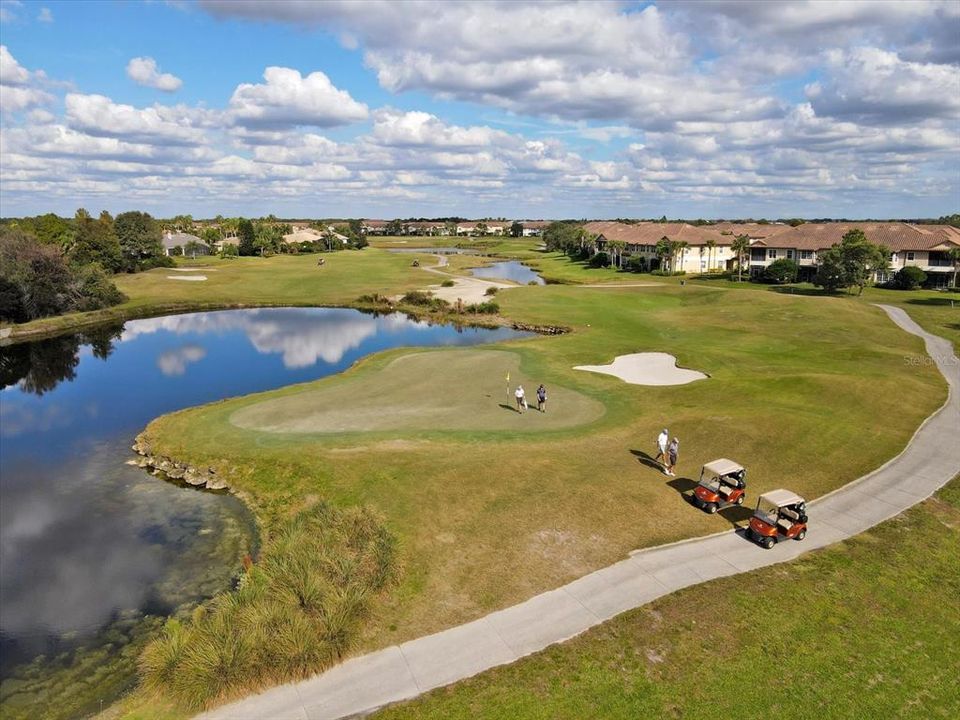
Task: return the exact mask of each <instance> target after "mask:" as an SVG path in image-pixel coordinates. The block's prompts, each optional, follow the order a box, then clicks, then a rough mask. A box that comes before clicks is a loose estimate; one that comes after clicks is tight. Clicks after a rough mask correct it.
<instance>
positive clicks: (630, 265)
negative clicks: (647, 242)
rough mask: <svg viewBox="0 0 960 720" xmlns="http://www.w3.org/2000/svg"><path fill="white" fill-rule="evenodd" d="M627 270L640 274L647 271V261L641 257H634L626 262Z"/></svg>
mask: <svg viewBox="0 0 960 720" xmlns="http://www.w3.org/2000/svg"><path fill="white" fill-rule="evenodd" d="M627 270H628V271H629V272H635V273H642V272H646V271H647V259H646V258H645V257H643V256H642V255H634V256H632V257H631V258H630V259H629V260H627Z"/></svg>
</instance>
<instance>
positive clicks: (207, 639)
mask: <svg viewBox="0 0 960 720" xmlns="http://www.w3.org/2000/svg"><path fill="white" fill-rule="evenodd" d="M266 548H267V549H266V550H265V552H264V554H263V557H262V558H261V559H260V562H258V563H257V564H256V565H251V566H249V567H248V568H247V571H246V574H245V575H243V576H242V578H241V580H240V586H239V588H238V589H237V590H236V591H235V592H231V593H223V594H221V595H219V596H217V597H216V598H214V599H213V600H212V601H211V602H209V603H207V604H205V605H202V606H200V607H198V608H197V609H196V610H194V612H193V615H192V616H191V617H190V618H189V619H180V618H172V619H170V620H168V621H167V623H166V625H165V626H164V628H163V631H162V632H161V633H160V635H159V637H157V638H156V639H154V640H153V641H152V642H151V643H150V644H149V645H148V646H147V648H146V650H145V651H144V652H143V654H142V655H141V657H140V670H141V676H142V678H143V684H144V687H145V689H146V690H147V691H148V692H154V693H157V694H158V695H160V696H161V697H163V698H164V699H165V700H167V701H172V702H173V703H174V704H175V705H176V706H179V707H181V708H184V709H187V710H196V709H200V708H203V707H205V706H207V705H209V704H211V703H214V702H221V701H224V700H226V699H229V698H231V697H233V696H235V695H238V694H242V693H246V692H250V691H251V690H256V689H257V688H260V687H264V686H269V685H273V684H276V683H281V682H285V681H290V680H296V679H300V678H303V677H306V676H308V675H310V674H313V673H315V672H318V671H319V670H322V669H323V668H324V667H326V666H328V665H330V664H332V663H334V662H336V661H337V660H339V659H340V658H341V657H342V656H343V654H344V652H346V651H347V650H348V649H349V648H350V646H351V644H352V643H353V641H354V639H355V637H356V636H357V633H358V628H359V626H360V624H361V623H362V621H363V620H364V619H365V617H366V615H367V613H368V612H369V609H370V604H371V601H372V600H373V597H374V596H375V595H376V594H377V593H379V592H380V591H382V590H383V589H384V588H385V587H386V586H387V585H388V584H389V583H390V582H391V581H392V579H393V578H394V576H395V572H396V553H395V548H394V543H393V540H392V538H390V536H389V535H388V534H387V533H386V531H385V530H384V529H383V527H382V526H381V525H380V523H379V521H378V519H377V518H376V517H375V516H373V515H372V514H371V513H369V512H368V511H366V510H363V509H348V510H337V509H333V508H331V507H329V506H327V505H324V504H318V505H315V506H314V507H312V508H310V509H307V510H304V511H302V512H301V513H300V514H298V515H297V516H296V517H295V518H293V519H292V520H290V521H289V522H287V523H286V524H285V525H284V526H283V527H282V529H281V530H280V531H279V532H278V533H276V535H275V536H274V537H272V538H270V542H269V543H268V544H267V545H266Z"/></svg>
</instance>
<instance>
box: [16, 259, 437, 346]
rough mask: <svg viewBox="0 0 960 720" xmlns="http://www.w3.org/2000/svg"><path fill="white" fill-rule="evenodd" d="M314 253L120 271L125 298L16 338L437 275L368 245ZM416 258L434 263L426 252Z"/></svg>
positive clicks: (310, 300)
mask: <svg viewBox="0 0 960 720" xmlns="http://www.w3.org/2000/svg"><path fill="white" fill-rule="evenodd" d="M318 257H321V256H318V255H276V256H274V257H269V258H257V257H250V258H247V257H244V258H235V259H231V260H222V259H220V258H216V257H213V258H198V259H196V260H191V259H189V258H188V259H186V260H185V259H183V258H178V259H177V267H180V268H184V267H189V268H194V267H195V268H199V272H198V274H203V275H206V276H207V280H205V281H202V282H183V281H179V282H178V281H176V280H170V279H168V276H169V275H184V274H185V273H177V272H172V271H171V270H169V269H167V268H158V269H155V270H151V271H149V272H146V273H139V274H136V275H118V276H117V277H116V284H117V287H118V288H120V290H122V291H123V292H124V293H125V294H126V295H127V296H128V297H129V298H130V299H129V300H128V301H127V302H125V303H123V304H121V305H117V306H115V307H112V308H107V309H106V310H98V311H94V312H89V313H70V314H68V315H61V316H58V317H53V318H45V319H42V320H35V321H33V322H29V323H24V324H22V325H17V326H13V328H12V329H13V330H14V337H32V336H40V335H46V334H55V333H58V332H65V331H67V330H72V329H75V328H77V327H79V326H82V325H91V324H99V323H103V322H108V321H111V320H118V319H121V320H122V319H129V318H134V317H146V316H150V315H161V314H168V313H175V312H187V311H192V310H209V309H217V308H227V307H244V306H261V305H285V306H290V305H294V306H296V305H311V306H313V305H333V306H337V305H340V306H342V305H352V304H354V302H355V300H356V298H357V297H358V296H360V295H362V294H363V293H366V292H370V291H371V290H381V289H383V288H390V289H391V291H393V292H395V293H402V292H404V291H407V290H413V289H416V288H421V287H424V286H426V285H429V284H430V283H433V282H435V281H436V276H435V275H432V274H431V273H428V272H425V271H424V270H421V269H419V268H415V267H412V266H411V259H412V258H411V256H410V255H406V254H398V253H389V252H386V251H384V250H377V249H374V248H367V249H365V250H362V251H343V252H338V253H333V254H324V255H323V256H322V257H324V259H326V261H327V262H326V264H325V265H324V266H323V267H318V266H317V258H318ZM421 263H423V264H432V260H431V258H430V256H429V255H424V256H423V258H421Z"/></svg>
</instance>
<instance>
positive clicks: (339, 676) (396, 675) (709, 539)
mask: <svg viewBox="0 0 960 720" xmlns="http://www.w3.org/2000/svg"><path fill="white" fill-rule="evenodd" d="M879 307H881V308H882V309H883V310H884V311H886V313H887V315H889V316H890V319H891V320H893V322H894V323H896V324H897V325H898V326H900V327H901V328H903V329H904V330H905V331H907V332H909V333H912V334H914V335H917V336H919V337H921V338H923V339H924V340H925V341H926V349H927V353H928V354H929V356H930V358H931V359H932V361H933V362H934V363H936V365H937V367H938V368H939V370H940V372H941V373H942V374H943V375H944V377H945V378H946V380H947V383H948V385H949V395H948V398H947V401H946V403H944V405H943V407H941V408H940V409H939V410H938V411H937V412H935V413H934V414H933V415H931V416H930V417H929V418H927V420H926V421H925V422H924V423H923V424H922V425H921V426H920V428H919V429H918V430H917V432H916V434H915V435H914V436H913V438H912V439H911V440H910V442H909V443H908V445H907V447H906V449H905V450H904V451H903V452H902V453H901V454H900V455H898V456H897V457H895V458H894V459H892V460H890V461H889V462H888V463H886V464H885V465H883V466H882V467H880V468H878V469H877V470H875V471H873V472H872V473H870V474H869V475H865V476H864V477H862V478H860V479H858V480H855V481H854V482H852V483H850V484H848V485H845V486H844V487H842V488H840V489H838V490H835V491H834V492H832V493H830V494H828V495H825V496H824V497H821V498H818V499H817V500H814V501H812V502H810V503H808V508H809V515H810V523H809V528H810V530H809V534H808V535H807V538H806V539H805V540H804V541H802V542H796V541H792V540H790V541H785V542H783V543H780V544H778V545H776V546H775V547H774V548H773V549H772V550H763V549H762V548H760V547H758V546H756V545H754V544H753V543H751V542H749V541H748V540H746V539H745V538H744V537H742V534H741V532H742V531H735V530H729V531H726V532H722V533H718V534H716V535H709V536H706V537H700V538H694V539H691V540H685V541H682V542H679V543H674V544H672V545H663V546H659V547H654V548H648V549H644V550H639V551H636V552H634V553H632V554H631V556H630V557H629V558H627V559H626V560H622V561H621V562H618V563H616V564H614V565H611V566H609V567H606V568H603V569H602V570H597V571H596V572H593V573H590V574H589V575H586V576H584V577H582V578H580V579H578V580H575V581H574V582H571V583H570V584H568V585H564V586H563V587H560V588H558V589H556V590H551V591H550V592H546V593H543V594H541V595H537V596H536V597H533V598H531V599H529V600H527V601H526V602H523V603H520V604H519V605H514V606H512V607H509V608H506V609H504V610H500V611H498V612H495V613H492V614H490V615H487V616H486V617H483V618H480V619H479V620H475V621H473V622H471V623H467V624H466V625H460V626H458V627H454V628H450V629H449V630H444V631H442V632H439V633H436V634H434V635H428V636H426V637H422V638H418V639H416V640H411V641H409V642H406V643H403V644H401V645H394V646H392V647H389V648H386V649H384V650H380V651H378V652H374V653H371V654H369V655H363V656H360V657H356V658H353V659H351V660H348V661H346V662H344V663H342V664H341V665H338V666H336V667H334V668H331V669H330V670H327V671H326V672H324V673H322V674H320V675H316V676H314V677H312V678H309V679H307V680H303V681H300V682H296V683H290V684H287V685H282V686H279V687H275V688H272V689H270V690H267V691H266V692H263V693H261V694H259V695H254V696H251V697H248V698H245V699H243V700H240V701H238V702H235V703H233V704H231V705H225V706H223V707H220V708H217V709H215V710H214V711H211V712H209V713H206V714H204V715H202V716H201V717H202V718H204V720H214V719H216V720H226V719H228V718H229V719H230V720H240V719H243V720H247V719H249V720H267V719H271V718H273V719H278V720H279V719H283V720H286V719H288V718H289V719H291V720H293V719H296V720H321V719H330V720H332V719H334V718H344V717H349V716H354V715H360V714H365V713H368V712H371V711H373V710H375V709H376V708H378V707H381V706H384V705H387V704H390V703H394V702H397V701H400V700H406V699H409V698H413V697H415V696H417V695H420V694H421V693H424V692H427V691H428V690H431V689H433V688H436V687H441V686H443V685H449V684H450V683H454V682H457V681H458V680H463V679H464V678H468V677H471V676H473V675H476V674H478V673H480V672H483V671H484V670H487V669H488V668H492V667H495V666H497V665H502V664H505V663H510V662H513V661H515V660H518V659H520V658H522V657H523V656H525V655H528V654H530V653H534V652H537V651H538V650H542V649H543V648H545V647H547V646H548V645H552V644H554V643H558V642H562V641H564V640H567V639H569V638H571V637H573V636H575V635H578V634H580V633H582V632H584V631H585V630H588V629H589V628H591V627H593V626H595V625H598V624H599V623H602V622H603V621H605V620H609V619H610V618H612V617H614V616H616V615H619V614H620V613H622V612H624V611H626V610H631V609H633V608H636V607H639V606H641V605H644V604H646V603H649V602H651V601H652V600H655V599H657V598H659V597H662V596H664V595H667V594H669V593H672V592H675V591H676V590H680V589H681V588H684V587H688V586H690V585H696V584H698V583H702V582H705V581H707V580H712V579H714V578H718V577H723V576H726V575H736V574H737V573H743V572H748V571H750V570H756V569H757V568H761V567H764V566H768V565H774V564H777V563H782V562H786V561H789V560H793V559H794V558H796V557H797V556H799V555H801V554H802V553H805V552H807V551H809V550H813V549H815V548H821V547H824V546H826V545H831V544H833V543H836V542H839V541H841V540H845V539H847V538H849V537H851V536H853V535H856V534H858V533H860V532H863V531H864V530H867V529H868V528H871V527H873V526H874V525H876V524H878V523H880V522H882V521H884V520H887V519H888V518H890V517H892V516H894V515H897V514H898V513H901V512H903V511H904V510H906V509H908V508H909V507H911V506H913V505H915V504H916V503H919V502H921V501H922V500H924V499H926V498H928V497H929V496H930V495H932V494H933V493H934V492H936V491H937V490H938V489H939V488H941V487H942V486H943V485H945V484H946V483H947V482H949V481H950V480H951V479H952V478H953V477H954V476H956V475H957V474H958V473H960V443H958V442H957V437H958V430H960V361H958V359H957V357H956V355H954V352H953V346H952V345H951V343H950V342H948V341H947V340H944V339H943V338H940V337H937V336H936V335H931V334H929V333H927V332H925V331H924V330H923V329H921V328H920V326H919V325H917V324H916V323H915V322H914V321H913V320H911V319H910V317H909V316H908V315H907V314H906V313H905V312H904V311H903V310H901V309H900V308H895V307H891V306H887V305H880V306H879Z"/></svg>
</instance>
